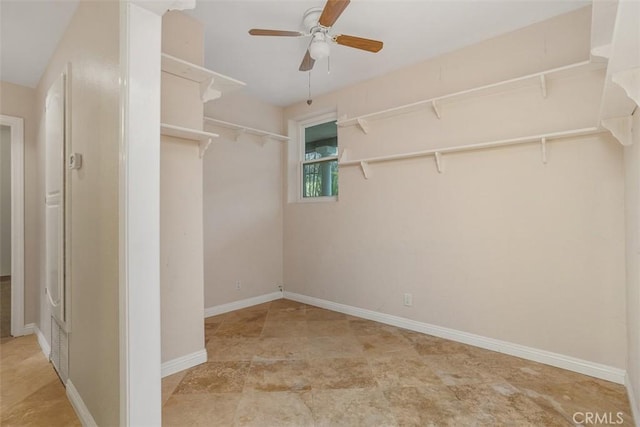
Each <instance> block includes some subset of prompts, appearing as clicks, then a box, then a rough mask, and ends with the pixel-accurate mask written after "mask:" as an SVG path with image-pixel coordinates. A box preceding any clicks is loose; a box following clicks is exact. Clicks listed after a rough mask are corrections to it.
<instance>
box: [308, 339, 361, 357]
mask: <svg viewBox="0 0 640 427" xmlns="http://www.w3.org/2000/svg"><path fill="white" fill-rule="evenodd" d="M363 354H364V347H363V345H362V344H361V343H360V341H358V340H357V339H355V338H354V337H351V336H337V337H312V338H309V358H311V359H317V358H339V357H360V356H362V355H363Z"/></svg>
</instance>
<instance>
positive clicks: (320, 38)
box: [309, 33, 331, 61]
mask: <svg viewBox="0 0 640 427" xmlns="http://www.w3.org/2000/svg"><path fill="white" fill-rule="evenodd" d="M329 53H331V51H330V49H329V43H327V41H326V40H325V37H324V34H322V33H316V34H315V35H314V36H313V41H312V42H311V45H310V46H309V54H310V55H311V57H312V58H313V59H315V60H316V61H318V60H320V59H323V58H326V57H327V56H329Z"/></svg>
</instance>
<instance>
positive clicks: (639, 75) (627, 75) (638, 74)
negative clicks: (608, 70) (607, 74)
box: [611, 67, 640, 105]
mask: <svg viewBox="0 0 640 427" xmlns="http://www.w3.org/2000/svg"><path fill="white" fill-rule="evenodd" d="M611 80H612V81H613V82H614V83H615V84H617V85H618V86H620V87H621V88H622V89H624V91H625V92H626V93H627V96H628V97H629V98H631V99H632V100H633V102H635V103H636V105H640V67H638V68H630V69H628V70H624V71H619V72H617V73H614V74H613V76H611Z"/></svg>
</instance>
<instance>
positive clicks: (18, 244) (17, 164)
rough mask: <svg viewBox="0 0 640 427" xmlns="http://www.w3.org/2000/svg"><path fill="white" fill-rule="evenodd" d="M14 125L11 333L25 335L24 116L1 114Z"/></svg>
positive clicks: (1, 120)
mask: <svg viewBox="0 0 640 427" xmlns="http://www.w3.org/2000/svg"><path fill="white" fill-rule="evenodd" d="M0 125H4V126H8V127H9V128H10V129H11V335H13V336H14V337H17V336H20V335H24V119H22V118H20V117H13V116H6V115H4V114H2V115H0Z"/></svg>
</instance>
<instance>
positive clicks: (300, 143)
mask: <svg viewBox="0 0 640 427" xmlns="http://www.w3.org/2000/svg"><path fill="white" fill-rule="evenodd" d="M337 120H338V115H337V114H336V112H331V113H324V114H318V115H314V116H313V117H310V118H308V119H305V120H300V121H298V122H297V126H298V132H297V133H298V138H297V144H296V145H297V153H298V155H297V159H296V161H297V174H296V182H297V200H296V201H297V202H298V203H316V202H337V201H338V197H339V195H340V192H339V191H338V194H337V195H335V196H320V197H304V185H303V184H304V166H305V165H307V164H314V163H321V162H330V161H336V162H338V163H339V153H340V138H338V135H337V132H336V148H337V151H338V154H337V155H335V156H328V157H321V158H319V159H311V160H306V159H305V145H306V139H305V132H306V128H308V127H312V126H316V125H320V124H323V123H327V122H332V121H337ZM336 126H337V125H336ZM339 177H340V165H339V164H338V188H339V186H340V179H339Z"/></svg>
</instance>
